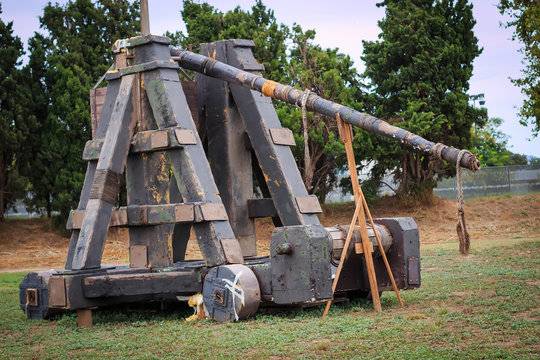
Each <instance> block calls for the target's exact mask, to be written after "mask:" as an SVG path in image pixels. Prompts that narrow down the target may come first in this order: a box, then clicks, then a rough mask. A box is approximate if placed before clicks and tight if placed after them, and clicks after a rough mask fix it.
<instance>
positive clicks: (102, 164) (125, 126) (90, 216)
mask: <svg viewBox="0 0 540 360" xmlns="http://www.w3.org/2000/svg"><path fill="white" fill-rule="evenodd" d="M134 79H135V76H134V75H128V76H124V77H123V78H122V80H121V83H120V89H119V93H118V96H117V98H116V102H115V105H114V109H113V111H112V114H111V119H110V123H109V126H108V129H107V133H106V135H105V140H104V143H103V150H104V151H102V152H101V154H100V157H99V160H98V162H97V166H96V174H98V173H99V175H100V176H99V177H98V176H94V179H93V181H92V188H91V191H90V194H89V200H88V203H87V205H86V214H85V217H84V220H83V224H82V226H81V230H80V234H79V238H78V240H77V245H76V247H75V254H74V257H73V261H72V266H71V268H72V269H77V270H79V269H89V268H97V267H100V265H101V256H102V254H103V246H104V244H105V239H106V236H107V230H108V227H109V222H110V219H111V213H112V208H113V206H114V203H115V196H117V195H118V184H115V177H116V178H118V177H119V176H120V174H122V173H123V170H124V166H125V163H126V160H127V155H128V151H129V145H130V143H131V137H132V136H133V128H134V126H135V121H134V120H135V118H134V116H132V98H131V92H132V89H133V82H134ZM116 181H117V180H116Z"/></svg>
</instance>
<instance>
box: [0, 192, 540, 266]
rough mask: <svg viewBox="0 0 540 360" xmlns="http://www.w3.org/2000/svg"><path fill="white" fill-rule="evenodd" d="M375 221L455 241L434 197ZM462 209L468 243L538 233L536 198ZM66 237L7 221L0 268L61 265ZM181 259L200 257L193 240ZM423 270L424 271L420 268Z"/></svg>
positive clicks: (337, 213) (381, 204)
mask: <svg viewBox="0 0 540 360" xmlns="http://www.w3.org/2000/svg"><path fill="white" fill-rule="evenodd" d="M353 210H354V209H353V205H352V204H340V205H328V206H324V214H322V215H321V222H322V223H323V224H324V225H325V226H332V225H336V224H347V223H349V222H350V218H351V216H352V213H353ZM371 211H372V213H373V216H375V217H390V216H411V217H413V218H414V219H415V220H416V222H417V223H418V226H419V229H420V239H421V241H422V243H423V244H430V243H439V242H454V241H455V242H457V235H456V230H455V226H456V204H455V202H454V201H451V200H446V199H435V200H434V203H433V204H432V205H418V206H414V207H411V206H405V205H403V204H400V203H399V202H398V201H396V200H395V199H392V198H387V199H382V200H380V201H378V202H377V203H375V204H373V205H371ZM465 211H466V214H467V221H468V227H469V232H470V235H471V239H472V240H473V241H474V239H479V238H481V239H488V240H489V239H505V238H507V239H515V238H521V237H532V236H538V235H540V194H528V195H519V196H498V197H485V198H477V199H471V200H468V201H466V205H465ZM273 229H274V225H273V224H272V220H271V219H258V220H257V222H256V231H257V239H260V240H259V241H258V244H257V253H258V254H259V255H266V254H268V251H269V250H268V246H269V240H270V236H271V234H272V230H273ZM68 243H69V239H68V238H66V237H63V236H62V235H60V234H58V233H57V232H55V231H53V230H52V229H51V227H50V226H49V222H48V221H47V219H32V220H8V221H6V222H4V223H2V224H0V270H10V269H11V270H12V269H29V268H32V269H33V268H57V267H62V266H63V264H64V261H65V256H66V252H67V247H68ZM127 243H128V233H127V229H121V228H114V229H111V231H110V233H109V237H108V239H107V244H106V245H105V253H104V256H103V262H104V263H111V264H114V263H122V262H126V261H127ZM187 258H189V259H198V258H201V253H200V251H199V248H198V246H197V243H196V241H195V240H194V237H193V236H192V239H191V240H190V242H189V245H188V253H187ZM424 270H425V269H424Z"/></svg>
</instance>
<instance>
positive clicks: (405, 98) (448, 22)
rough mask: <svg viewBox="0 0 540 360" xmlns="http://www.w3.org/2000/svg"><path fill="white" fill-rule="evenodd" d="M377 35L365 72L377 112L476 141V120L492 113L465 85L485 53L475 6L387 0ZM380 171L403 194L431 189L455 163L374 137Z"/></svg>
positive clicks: (424, 131)
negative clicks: (471, 101)
mask: <svg viewBox="0 0 540 360" xmlns="http://www.w3.org/2000/svg"><path fill="white" fill-rule="evenodd" d="M379 5H380V6H385V7H386V16H385V18H384V19H382V20H381V21H380V22H379V26H380V28H381V34H380V35H379V40H377V41H364V53H363V56H362V59H363V60H364V61H365V63H366V71H365V73H364V76H365V77H366V79H368V80H369V82H370V83H369V85H370V86H369V88H370V89H371V90H372V91H373V96H372V98H371V99H370V100H371V102H367V104H370V103H371V106H372V107H371V109H368V110H371V112H373V113H375V115H377V116H379V117H381V118H383V119H384V120H386V121H388V122H390V123H392V124H393V125H396V126H399V127H402V128H405V129H407V130H409V131H412V132H413V133H416V134H418V135H420V136H424V137H427V138H429V139H430V140H432V141H435V142H442V143H445V144H447V145H452V146H455V147H459V148H465V147H468V146H469V145H470V143H471V126H472V125H473V124H478V125H479V126H481V125H482V124H483V123H484V122H485V120H486V111H485V109H477V108H474V107H472V106H471V105H470V104H469V102H468V100H469V97H468V96H467V90H468V89H469V79H470V77H471V76H472V70H473V60H474V59H475V58H476V57H477V56H478V55H479V54H480V53H481V51H482V50H481V49H480V48H479V47H478V40H477V38H476V37H475V36H474V33H473V27H474V24H475V20H474V18H473V14H472V5H471V4H469V3H468V2H467V1H465V0H405V1H398V0H386V1H384V2H382V3H381V4H379ZM374 141H375V143H376V144H375V151H374V153H373V154H372V157H373V159H375V160H376V161H377V163H376V165H375V166H374V168H373V171H372V172H373V173H374V174H375V175H376V176H379V177H380V176H382V175H383V174H384V173H385V172H386V171H392V172H393V174H394V176H395V178H396V179H397V180H398V182H399V184H400V186H399V189H398V192H399V193H400V194H401V195H429V196H430V195H431V193H432V189H433V187H434V186H435V184H436V178H437V177H438V176H448V175H450V174H451V172H452V169H453V167H454V164H451V165H450V166H448V165H446V166H445V165H444V164H442V163H441V162H440V161H436V160H434V159H431V158H430V157H428V156H426V155H424V154H420V153H415V152H411V150H410V149H406V148H403V147H402V146H400V145H399V144H397V143H395V142H391V141H387V140H382V139H376V140H375V139H374Z"/></svg>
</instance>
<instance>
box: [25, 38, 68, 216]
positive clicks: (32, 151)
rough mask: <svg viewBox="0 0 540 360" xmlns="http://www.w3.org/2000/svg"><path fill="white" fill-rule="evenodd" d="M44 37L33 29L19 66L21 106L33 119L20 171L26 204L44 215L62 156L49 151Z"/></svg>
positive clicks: (50, 200)
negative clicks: (22, 64)
mask: <svg viewBox="0 0 540 360" xmlns="http://www.w3.org/2000/svg"><path fill="white" fill-rule="evenodd" d="M46 43H47V41H46V39H45V38H44V37H43V36H42V35H40V34H38V33H36V34H34V36H33V37H31V38H30V39H29V40H28V52H29V58H28V64H27V65H26V66H25V67H24V69H23V74H24V84H25V87H26V89H27V94H28V96H27V104H26V106H25V108H26V111H27V113H28V115H27V116H28V118H29V119H32V120H34V121H33V126H32V127H31V128H29V129H28V131H29V132H28V133H27V136H28V137H30V138H31V139H32V141H29V142H28V144H27V147H28V151H26V152H24V153H21V159H20V160H21V174H22V175H24V176H25V178H27V179H28V182H29V188H28V192H27V194H26V199H25V203H26V207H27V208H28V209H29V210H30V211H34V212H41V211H42V210H43V209H44V210H45V212H46V214H47V216H48V217H50V216H51V213H52V199H53V197H54V195H55V194H54V179H55V176H56V171H57V170H58V168H59V167H60V166H61V164H62V160H61V159H60V158H58V157H57V156H55V155H56V154H54V153H53V152H51V150H52V149H51V147H50V146H49V145H50V141H51V138H52V136H51V131H52V129H51V127H52V126H53V124H52V123H51V121H50V120H51V119H50V118H49V105H50V102H51V99H50V95H49V88H48V86H49V84H51V79H49V78H48V64H47V56H48V49H47V47H46Z"/></svg>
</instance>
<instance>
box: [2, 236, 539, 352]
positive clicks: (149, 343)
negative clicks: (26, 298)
mask: <svg viewBox="0 0 540 360" xmlns="http://www.w3.org/2000/svg"><path fill="white" fill-rule="evenodd" d="M456 248H457V245H456V244H443V245H427V246H423V248H422V269H423V270H422V271H423V272H422V288H420V289H418V290H414V291H406V292H403V297H404V299H405V302H406V306H405V308H403V309H401V308H399V307H398V305H397V302H396V300H395V297H394V295H393V294H391V293H385V294H384V295H383V297H382V301H383V313H382V314H380V315H376V314H374V313H373V312H372V310H371V307H370V304H369V303H366V302H354V303H350V304H347V305H341V306H340V305H335V306H333V307H332V310H331V312H330V315H329V317H328V318H327V319H326V320H325V321H322V320H321V319H320V315H321V310H322V309H320V308H316V309H310V310H303V311H300V310H296V311H292V312H282V313H277V314H276V313H274V314H269V313H261V314H258V315H257V317H256V318H254V319H251V320H248V321H243V322H239V323H231V324H217V323H213V322H210V321H200V322H196V323H186V322H185V321H183V318H184V317H185V316H188V315H189V314H190V310H189V309H185V308H182V307H181V306H180V305H179V309H178V310H176V311H172V312H159V311H157V310H149V309H146V310H144V311H140V310H137V311H134V310H129V309H124V310H100V311H95V312H94V323H95V325H94V327H93V328H92V329H78V328H77V327H76V325H75V317H74V315H72V314H71V315H69V314H68V315H64V316H62V317H61V318H59V319H57V320H56V321H28V320H26V319H25V317H24V315H23V313H22V312H21V311H20V310H19V308H18V305H17V302H18V301H17V289H18V284H19V281H20V280H21V278H22V276H23V274H0V358H2V359H19V358H117V359H124V358H189V359H192V358H241V359H248V358H268V357H275V358H317V359H318V358H336V357H337V358H380V359H394V358H404V359H418V358H425V359H433V358H443V359H451V358H476V359H497V358H512V359H514V358H539V357H540V322H539V321H540V238H537V239H514V240H506V241H504V242H502V241H495V242H494V241H481V242H476V243H475V244H474V249H473V251H472V254H471V255H470V256H469V257H466V258H462V257H460V256H459V255H457V251H456Z"/></svg>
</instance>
